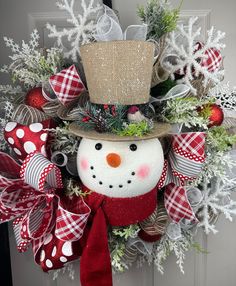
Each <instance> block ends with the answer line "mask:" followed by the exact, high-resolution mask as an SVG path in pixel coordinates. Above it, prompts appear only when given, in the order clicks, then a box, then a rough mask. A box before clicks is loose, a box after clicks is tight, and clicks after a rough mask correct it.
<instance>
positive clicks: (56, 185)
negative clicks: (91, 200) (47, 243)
mask: <svg viewBox="0 0 236 286" xmlns="http://www.w3.org/2000/svg"><path fill="white" fill-rule="evenodd" d="M0 172H1V173H3V174H4V175H8V177H9V178H7V177H4V176H0V189H1V190H2V192H1V194H0V223H3V222H7V221H10V220H14V222H13V226H14V232H15V235H16V240H17V247H18V250H19V251H21V252H22V251H26V249H27V248H28V246H29V245H30V243H31V242H32V243H34V242H36V241H37V248H39V247H40V246H41V244H42V243H43V242H44V240H45V238H46V236H47V235H48V234H49V233H50V232H52V230H53V229H55V235H56V237H57V238H58V239H62V240H70V241H75V240H78V239H80V237H81V236H82V235H83V230H84V227H85V225H86V222H87V219H88V216H89V214H90V208H89V207H88V206H87V205H86V204H85V203H84V201H83V200H82V199H81V201H80V202H79V204H77V207H76V208H73V210H71V209H70V208H67V207H65V205H64V203H63V200H61V198H60V197H59V195H58V194H57V190H56V189H60V188H62V187H63V185H62V181H61V173H60V170H59V169H58V168H57V167H56V166H55V165H53V164H52V163H51V162H50V161H48V160H47V159H46V158H45V157H44V156H43V155H42V154H40V153H31V154H29V155H28V156H27V157H26V159H25V161H24V162H23V165H22V166H20V165H18V164H17V163H16V162H15V160H14V159H13V158H11V157H10V156H9V155H7V154H5V153H2V152H0ZM16 174H19V175H18V176H17V178H14V179H12V176H16ZM39 242H40V243H39Z"/></svg>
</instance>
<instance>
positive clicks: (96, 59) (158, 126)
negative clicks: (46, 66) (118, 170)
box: [69, 41, 170, 141]
mask: <svg viewBox="0 0 236 286" xmlns="http://www.w3.org/2000/svg"><path fill="white" fill-rule="evenodd" d="M80 52H81V59H82V63H83V67H84V71H85V76H86V80H87V86H88V91H89V97H90V102H91V103H94V104H102V105H104V104H106V105H127V106H131V105H140V104H147V103H148V102H149V97H150V95H149V93H150V86H151V79H152V68H153V61H154V44H153V43H151V42H144V41H111V42H97V43H91V44H87V45H84V46H82V47H81V49H80ZM69 129H70V131H71V132H72V133H74V134H75V135H77V136H79V137H85V138H89V139H95V140H96V139H98V138H99V139H101V140H107V141H137V140H145V139H151V138H157V137H162V136H164V135H166V134H167V133H168V131H169V129H170V125H169V124H166V123H160V122H155V123H154V126H153V128H152V130H151V131H150V133H148V134H146V135H144V136H142V137H137V136H119V135H117V134H113V133H99V132H97V131H95V130H84V129H83V128H81V126H80V125H79V124H78V123H77V122H76V120H75V121H74V122H73V123H72V124H71V125H70V127H69Z"/></svg>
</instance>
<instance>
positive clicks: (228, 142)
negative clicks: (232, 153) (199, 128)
mask: <svg viewBox="0 0 236 286" xmlns="http://www.w3.org/2000/svg"><path fill="white" fill-rule="evenodd" d="M206 140H207V143H208V145H210V146H211V148H212V149H214V150H217V151H219V152H226V151H229V150H230V149H232V146H233V145H234V144H235V143H236V135H235V134H230V133H229V132H227V130H226V129H225V127H223V126H215V127H213V128H210V129H209V130H208V132H207V138H206Z"/></svg>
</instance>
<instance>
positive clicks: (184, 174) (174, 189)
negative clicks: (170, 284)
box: [157, 132, 205, 223]
mask: <svg viewBox="0 0 236 286" xmlns="http://www.w3.org/2000/svg"><path fill="white" fill-rule="evenodd" d="M204 146H205V133H203V132H190V133H183V134H177V135H174V136H173V139H172V148H171V150H170V152H169V154H168V158H167V160H165V163H164V168H163V172H162V176H161V178H160V180H159V183H158V186H157V187H158V188H159V189H161V188H163V187H166V188H165V196H164V203H165V208H166V210H167V213H168V215H169V217H170V218H171V219H172V220H173V221H175V222H176V223H178V222H179V221H180V220H181V219H183V218H186V219H188V220H194V221H196V220H197V219H196V217H195V215H194V212H193V210H192V207H191V205H190V203H189V201H188V198H187V194H186V189H185V188H184V185H185V184H186V182H187V181H191V180H195V179H196V178H197V176H198V175H199V173H200V172H201V169H202V165H203V163H204V162H205V151H204Z"/></svg>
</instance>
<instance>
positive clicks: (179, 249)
mask: <svg viewBox="0 0 236 286" xmlns="http://www.w3.org/2000/svg"><path fill="white" fill-rule="evenodd" d="M193 244H194V241H193V234H192V233H191V232H188V231H182V237H181V238H180V239H178V240H171V239H170V238H169V237H168V236H167V235H164V236H163V237H162V238H161V240H160V241H159V242H158V244H157V245H156V246H155V247H154V249H155V250H154V252H153V258H154V263H155V265H156V267H157V270H158V271H159V272H160V273H162V274H163V273H164V266H163V264H164V262H165V261H166V259H167V258H168V257H169V255H170V254H171V253H174V254H175V256H176V258H177V260H176V264H177V265H178V266H179V269H180V271H181V272H182V273H183V274H184V267H183V264H184V260H185V252H186V251H188V250H190V249H191V248H192V247H193Z"/></svg>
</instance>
